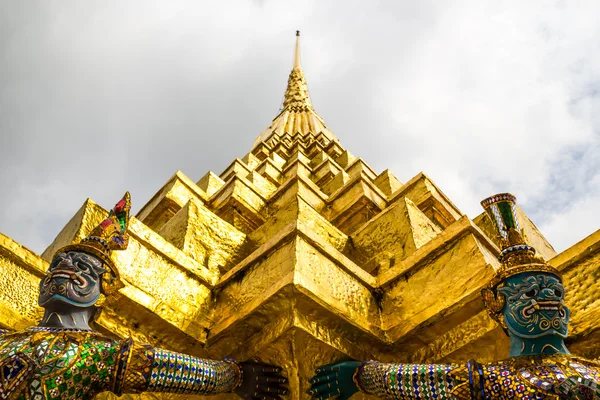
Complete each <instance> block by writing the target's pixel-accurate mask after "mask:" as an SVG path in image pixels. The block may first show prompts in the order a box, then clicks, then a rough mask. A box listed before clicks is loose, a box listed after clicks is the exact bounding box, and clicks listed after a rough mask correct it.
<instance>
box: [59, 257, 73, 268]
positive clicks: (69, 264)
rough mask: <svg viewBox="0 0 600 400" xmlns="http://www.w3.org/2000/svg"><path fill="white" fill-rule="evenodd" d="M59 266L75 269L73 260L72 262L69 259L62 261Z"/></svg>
mask: <svg viewBox="0 0 600 400" xmlns="http://www.w3.org/2000/svg"><path fill="white" fill-rule="evenodd" d="M58 265H60V266H62V267H65V266H66V267H73V260H71V258H69V257H65V258H63V259H62V260H61V262H59V263H58Z"/></svg>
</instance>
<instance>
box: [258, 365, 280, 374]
mask: <svg viewBox="0 0 600 400" xmlns="http://www.w3.org/2000/svg"><path fill="white" fill-rule="evenodd" d="M253 368H256V370H255V372H258V373H259V374H271V375H279V374H281V371H283V370H282V369H281V368H279V367H275V366H273V365H260V364H258V365H256V366H253Z"/></svg>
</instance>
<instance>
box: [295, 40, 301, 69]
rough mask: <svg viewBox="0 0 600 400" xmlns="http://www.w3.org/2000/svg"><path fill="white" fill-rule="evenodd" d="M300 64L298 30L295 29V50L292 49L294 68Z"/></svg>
mask: <svg viewBox="0 0 600 400" xmlns="http://www.w3.org/2000/svg"><path fill="white" fill-rule="evenodd" d="M296 68H302V67H301V66H300V31H296V50H295V51H294V69H296Z"/></svg>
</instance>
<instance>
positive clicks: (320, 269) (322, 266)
mask: <svg viewBox="0 0 600 400" xmlns="http://www.w3.org/2000/svg"><path fill="white" fill-rule="evenodd" d="M296 52H297V54H296V59H295V63H294V68H293V70H292V72H291V74H290V78H289V81H288V88H287V90H286V95H285V101H284V104H283V109H282V110H281V112H280V114H279V115H278V116H277V117H276V118H275V119H274V120H273V122H272V124H271V126H270V127H269V128H268V129H267V130H265V132H263V133H262V134H261V135H260V136H259V138H258V139H257V141H256V143H255V144H254V146H253V148H252V150H251V151H250V152H249V153H248V154H246V155H245V156H244V157H243V158H241V159H235V160H234V161H233V162H232V163H231V164H230V165H229V166H228V167H227V168H226V169H225V171H223V172H222V173H221V174H215V173H213V172H208V173H207V174H206V175H205V176H204V177H202V178H201V179H200V180H199V181H197V182H194V181H193V180H191V179H189V178H188V177H186V176H185V175H184V174H183V173H182V172H179V171H178V172H176V173H175V174H174V175H173V176H172V178H171V179H169V180H168V181H167V182H166V183H165V185H164V186H163V187H162V188H161V189H160V190H159V191H158V192H157V193H156V195H154V197H152V199H150V201H148V203H147V204H146V205H145V206H144V207H142V208H141V210H140V211H139V213H138V214H137V216H136V217H134V218H132V219H131V222H130V224H129V234H130V237H131V238H130V242H129V247H128V249H127V250H124V251H121V252H119V253H118V254H115V261H116V264H117V266H118V268H119V270H120V274H121V277H122V280H123V281H124V283H125V287H124V288H123V289H121V290H120V292H119V293H118V294H117V295H116V296H114V297H109V298H108V300H107V302H106V303H105V304H104V310H103V313H102V314H101V317H100V318H99V320H98V323H97V328H98V329H99V330H100V331H101V332H103V333H105V334H107V335H110V336H114V337H119V338H126V337H129V336H132V337H133V338H134V339H137V340H139V341H141V342H148V343H150V344H152V345H155V346H160V347H163V348H168V349H171V350H175V351H181V352H186V353H188V354H192V355H195V356H200V357H210V358H216V359H222V358H224V357H233V358H236V359H238V360H247V359H251V358H256V359H259V360H261V361H264V362H267V363H273V364H276V365H280V366H282V367H283V368H284V371H285V374H286V375H287V376H288V377H289V379H290V389H291V394H290V396H289V398H292V399H299V398H308V396H307V395H306V394H305V391H306V390H307V388H308V387H309V385H308V382H307V380H308V378H309V377H310V376H312V374H313V369H314V367H315V366H317V365H322V364H326V363H330V362H333V361H338V360H343V359H350V358H352V359H357V360H366V359H377V360H380V361H382V362H390V361H402V362H446V361H456V362H458V361H463V362H464V361H467V360H468V359H470V358H476V359H477V360H478V361H480V362H486V361H490V360H494V359H502V358H505V357H507V356H508V347H509V346H508V338H507V337H506V336H505V335H504V333H503V332H502V330H501V328H499V327H498V326H497V325H496V323H495V322H494V321H493V320H492V319H491V318H490V317H488V315H487V313H486V311H485V310H484V307H483V303H482V301H481V298H480V290H481V288H482V287H484V286H485V284H486V283H487V282H488V281H489V280H490V278H491V277H492V276H493V274H494V270H495V269H497V268H498V266H499V261H498V255H499V248H498V243H497V238H496V237H495V236H494V235H493V234H492V232H493V227H492V224H491V221H490V220H489V219H488V217H487V216H486V215H485V214H484V213H482V214H481V215H479V216H478V217H476V218H475V219H473V220H471V219H469V218H468V217H467V216H466V215H464V214H462V213H461V211H460V210H459V209H458V208H457V207H456V206H455V205H453V204H452V202H451V201H450V199H448V198H447V197H446V196H445V195H444V193H443V192H442V191H441V190H440V189H439V188H438V187H437V186H436V184H434V182H433V181H432V180H431V179H430V178H429V177H428V176H426V175H425V174H423V173H420V174H418V175H417V176H415V177H413V178H412V179H410V180H409V181H408V182H406V183H401V182H400V181H399V180H398V179H397V178H396V177H395V176H394V175H393V174H392V173H391V172H390V171H388V170H385V171H383V172H381V173H376V172H375V171H374V170H373V169H372V168H371V167H370V166H369V165H368V164H367V163H366V162H365V161H364V160H362V159H361V158H359V157H355V156H353V155H352V154H350V153H349V152H348V151H347V150H346V149H344V147H343V146H342V145H341V143H340V142H339V141H338V139H337V138H336V137H335V136H334V135H333V133H332V132H331V131H329V130H328V129H327V128H326V127H325V124H324V122H323V120H322V119H321V118H320V117H319V116H318V115H317V114H316V112H315V111H314V109H313V106H312V104H311V102H310V99H309V96H308V89H307V86H306V80H305V78H304V74H303V72H302V68H301V67H300V63H299V50H298V48H297V49H296ZM135 200H136V199H134V202H135ZM106 215H107V211H106V210H104V209H102V208H101V207H99V206H98V205H97V204H96V203H94V202H93V201H92V200H87V201H86V202H85V203H84V204H83V205H82V207H81V208H80V209H79V211H77V212H76V214H75V215H74V216H73V218H72V219H71V220H70V221H69V222H68V223H67V225H66V226H65V227H64V228H63V230H62V231H61V232H60V233H59V234H58V236H57V237H56V239H55V240H54V242H53V243H52V244H51V245H50V246H49V247H48V248H47V249H46V251H45V252H44V253H43V254H42V255H41V256H39V255H37V254H35V253H33V252H31V251H29V250H28V249H26V248H24V247H23V246H21V245H19V244H18V243H16V242H14V241H13V240H11V239H10V238H8V237H6V236H4V235H0V265H2V276H3V279H2V280H1V281H0V328H8V329H21V328H25V327H27V326H31V325H34V324H35V323H36V322H37V321H38V319H39V318H40V315H41V309H40V308H39V307H38V306H37V303H36V299H37V285H38V282H39V280H40V278H41V277H42V276H43V273H44V271H45V270H46V269H47V267H48V260H49V259H50V258H51V257H52V255H53V254H54V252H55V251H56V250H57V249H58V248H60V247H62V246H64V245H66V244H68V243H70V242H72V241H73V240H81V239H82V238H84V237H86V235H87V234H88V233H89V232H90V230H91V229H93V228H94V227H95V226H96V225H97V224H98V223H99V222H100V221H102V220H103V219H104V218H105V217H106ZM519 218H520V222H521V226H522V227H523V232H524V234H525V236H526V238H527V240H528V241H529V242H530V243H531V244H532V245H533V246H535V248H536V249H537V250H538V252H539V254H540V255H541V256H543V257H544V258H545V259H546V260H549V262H550V264H552V265H554V266H555V267H556V268H558V269H559V270H560V271H562V272H563V274H564V276H565V281H566V282H565V286H566V287H568V288H570V291H569V292H568V293H567V304H568V306H569V307H570V308H571V310H572V322H571V332H570V339H569V341H568V344H569V348H570V349H571V351H573V352H574V353H576V354H578V355H581V356H583V357H587V358H590V359H591V358H596V357H598V356H600V335H599V332H600V290H599V289H600V283H599V282H600V279H599V278H600V270H599V268H598V264H599V263H600V231H598V232H596V233H594V234H593V235H591V236H589V237H587V238H585V239H584V240H582V241H581V242H579V243H578V244H576V245H574V246H573V247H571V248H569V249H567V250H565V251H564V252H562V253H561V254H558V255H557V254H556V253H555V251H554V250H553V248H552V246H551V245H550V244H549V243H548V242H547V241H546V239H545V238H544V237H543V235H542V234H541V233H540V232H539V231H538V229H537V228H536V227H535V225H534V224H533V223H532V222H531V221H530V220H529V218H527V216H526V215H525V214H524V213H523V212H522V211H521V210H519ZM101 397H103V398H113V397H114V396H113V395H101ZM221 397H222V398H235V396H234V395H229V396H221ZM126 398H191V396H177V395H169V396H165V395H163V396H162V397H159V396H158V395H150V394H148V395H140V396H126ZM196 398H200V397H196ZM354 398H361V395H360V394H357V395H356V396H355V397H354ZM363 398H364V397H363Z"/></svg>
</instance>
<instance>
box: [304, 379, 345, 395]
mask: <svg viewBox="0 0 600 400" xmlns="http://www.w3.org/2000/svg"><path fill="white" fill-rule="evenodd" d="M311 390H312V391H313V392H314V393H315V395H316V396H317V397H319V396H325V397H324V398H325V399H327V398H329V397H331V396H335V395H337V394H339V393H340V392H341V391H340V389H339V387H338V384H337V381H328V382H325V383H321V384H319V385H314V386H313V387H312V388H311Z"/></svg>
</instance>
